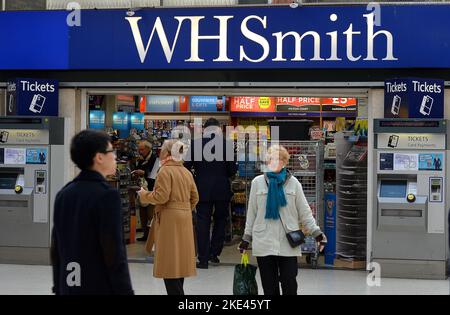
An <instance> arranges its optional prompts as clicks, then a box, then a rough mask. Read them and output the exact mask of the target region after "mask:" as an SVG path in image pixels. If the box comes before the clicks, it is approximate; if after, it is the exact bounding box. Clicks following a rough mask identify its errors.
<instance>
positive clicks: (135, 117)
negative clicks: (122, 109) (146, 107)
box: [130, 113, 144, 130]
mask: <svg viewBox="0 0 450 315" xmlns="http://www.w3.org/2000/svg"><path fill="white" fill-rule="evenodd" d="M130 122H131V128H135V129H136V130H144V114H142V113H131V115H130Z"/></svg>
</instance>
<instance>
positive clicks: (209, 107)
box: [189, 96, 225, 112]
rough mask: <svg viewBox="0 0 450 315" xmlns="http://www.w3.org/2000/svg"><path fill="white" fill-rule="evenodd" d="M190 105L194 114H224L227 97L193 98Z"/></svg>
mask: <svg viewBox="0 0 450 315" xmlns="http://www.w3.org/2000/svg"><path fill="white" fill-rule="evenodd" d="M189 105H190V110H191V111H192V112H223V111H225V96H191V97H190V101H189Z"/></svg>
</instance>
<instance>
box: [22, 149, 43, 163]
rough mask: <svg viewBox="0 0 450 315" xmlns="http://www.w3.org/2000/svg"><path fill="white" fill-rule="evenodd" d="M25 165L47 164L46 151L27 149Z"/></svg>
mask: <svg viewBox="0 0 450 315" xmlns="http://www.w3.org/2000/svg"><path fill="white" fill-rule="evenodd" d="M26 164H47V149H45V148H30V149H27V162H26Z"/></svg>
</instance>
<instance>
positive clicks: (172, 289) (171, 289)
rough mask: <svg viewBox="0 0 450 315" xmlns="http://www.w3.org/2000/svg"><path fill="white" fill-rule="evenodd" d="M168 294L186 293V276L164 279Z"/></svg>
mask: <svg viewBox="0 0 450 315" xmlns="http://www.w3.org/2000/svg"><path fill="white" fill-rule="evenodd" d="M164 284H165V285H166V291H167V295H184V290H183V285H184V278H178V279H164Z"/></svg>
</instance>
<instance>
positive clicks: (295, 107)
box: [275, 97, 320, 112]
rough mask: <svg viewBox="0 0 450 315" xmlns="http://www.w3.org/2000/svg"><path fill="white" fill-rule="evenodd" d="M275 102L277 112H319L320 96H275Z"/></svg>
mask: <svg viewBox="0 0 450 315" xmlns="http://www.w3.org/2000/svg"><path fill="white" fill-rule="evenodd" d="M275 104H276V108H277V112H291V111H307V112H320V98H318V97H276V98H275Z"/></svg>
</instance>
